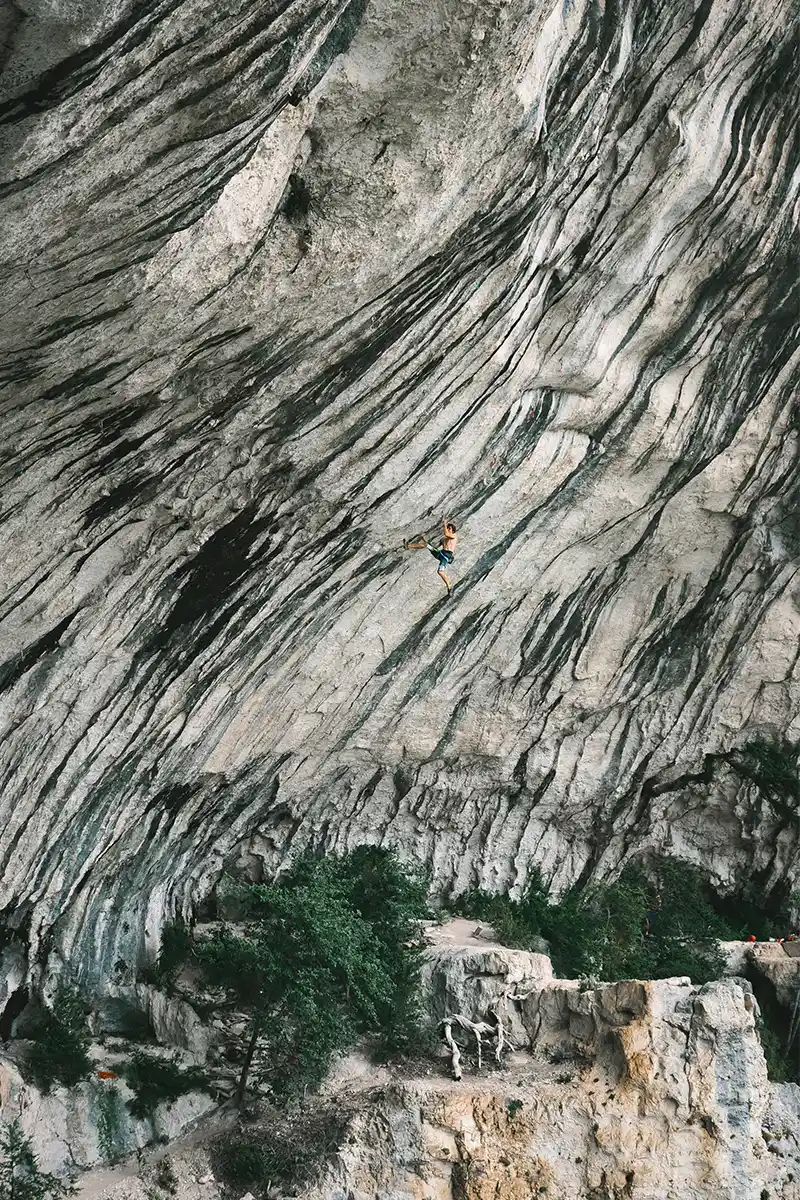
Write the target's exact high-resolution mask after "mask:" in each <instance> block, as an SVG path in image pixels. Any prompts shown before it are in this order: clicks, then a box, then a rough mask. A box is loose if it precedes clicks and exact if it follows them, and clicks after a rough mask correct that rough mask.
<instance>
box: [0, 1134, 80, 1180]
mask: <svg viewBox="0 0 800 1200" xmlns="http://www.w3.org/2000/svg"><path fill="white" fill-rule="evenodd" d="M74 1191H75V1189H74V1187H73V1186H72V1185H71V1184H69V1183H65V1182H64V1180H62V1179H59V1178H58V1177H57V1176H55V1175H50V1174H48V1173H47V1172H46V1171H40V1170H39V1162H38V1159H37V1157H36V1154H35V1152H34V1149H33V1143H32V1142H31V1140H30V1138H27V1137H26V1136H25V1134H24V1133H23V1131H22V1125H21V1124H20V1121H19V1118H16V1119H15V1120H13V1121H11V1122H10V1123H9V1124H8V1125H5V1126H3V1127H2V1129H0V1200H46V1198H47V1197H50V1198H51V1200H62V1197H64V1196H69V1195H72V1193H73V1192H74Z"/></svg>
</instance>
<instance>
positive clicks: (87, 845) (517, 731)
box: [0, 0, 800, 978]
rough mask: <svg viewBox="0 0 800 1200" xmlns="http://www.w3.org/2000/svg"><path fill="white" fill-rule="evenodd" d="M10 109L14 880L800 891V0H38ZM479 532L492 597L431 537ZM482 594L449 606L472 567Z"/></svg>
mask: <svg viewBox="0 0 800 1200" xmlns="http://www.w3.org/2000/svg"><path fill="white" fill-rule="evenodd" d="M13 11H14V14H15V15H13V18H12V19H10V20H9V21H8V22H7V25H8V29H7V40H8V42H9V47H10V48H9V49H8V51H7V64H6V72H5V76H4V88H5V91H4V98H3V100H2V102H1V103H2V107H1V108H0V120H1V121H2V145H3V172H2V184H1V185H0V240H1V241H2V260H3V262H4V264H5V272H4V276H5V281H4V289H3V295H2V300H1V301H0V303H2V311H3V315H2V328H3V336H2V342H3V355H2V363H1V364H0V370H1V372H2V373H1V375H0V380H1V381H2V388H3V393H2V417H1V418H0V420H1V422H2V424H1V425H0V432H1V433H2V436H1V437H0V455H1V456H2V465H1V467H0V470H2V493H1V494H2V524H1V525H0V529H1V530H2V562H3V584H4V586H3V588H2V596H1V597H0V600H1V602H2V607H1V608H0V689H1V690H0V722H2V730H3V735H2V741H0V778H2V789H1V790H0V796H1V797H2V800H0V808H1V809H2V814H1V819H0V863H2V884H1V885H0V888H1V894H0V906H2V909H3V911H4V912H5V913H6V915H7V918H8V920H9V921H10V922H11V923H12V924H15V925H16V926H18V927H24V929H25V930H26V931H29V936H30V940H31V944H32V948H33V950H34V951H35V954H36V956H37V961H39V962H41V961H43V955H46V954H48V953H49V955H50V961H51V962H52V963H54V964H57V962H58V956H61V958H62V959H63V958H69V960H70V962H71V963H72V964H73V965H74V966H76V967H77V966H79V967H80V970H81V971H82V972H83V974H84V975H85V976H86V977H87V978H90V977H95V978H99V977H108V975H109V974H110V973H113V969H114V966H115V965H116V964H119V963H120V962H122V963H123V965H124V964H125V963H129V962H131V961H133V960H134V959H136V958H138V957H140V956H142V955H146V954H147V952H148V946H150V947H152V946H153V945H154V944H155V942H156V940H157V936H158V929H159V926H160V922H161V920H162V919H163V915H164V913H165V912H175V911H179V910H181V909H185V910H188V907H189V906H190V905H191V904H192V903H193V902H194V901H195V900H196V899H197V897H198V896H200V895H202V893H203V891H204V889H206V888H207V887H208V884H209V882H210V881H211V880H212V879H213V878H214V877H215V875H216V874H217V873H218V872H219V871H220V870H221V869H222V867H223V865H225V864H226V863H228V864H229V863H232V862H234V861H239V862H241V863H244V864H246V865H247V866H248V867H249V868H251V869H253V870H256V871H257V870H263V869H266V870H270V869H272V868H273V867H274V866H275V865H276V864H277V863H279V862H280V860H281V859H282V858H283V856H285V855H286V854H287V853H288V852H290V851H292V850H294V849H296V848H299V847H301V846H304V845H308V844H314V845H325V846H345V845H349V844H351V843H353V842H355V841H358V840H363V839H365V838H367V839H374V840H385V841H386V842H387V843H390V844H395V845H398V846H400V847H402V848H403V849H404V850H406V851H409V852H411V853H413V854H416V855H418V856H420V857H424V858H426V859H427V860H428V861H429V862H430V863H431V864H432V866H433V869H434V874H435V878H436V880H437V881H438V883H439V884H441V885H442V886H450V885H454V886H456V887H464V886H467V885H470V884H475V883H480V884H482V885H483V886H488V887H494V888H517V887H521V886H523V885H524V883H525V880H526V878H527V875H528V872H529V869H530V867H531V864H533V863H538V864H539V865H541V866H542V867H543V868H544V869H545V870H546V871H547V872H549V873H552V874H553V876H554V878H555V881H556V883H558V884H564V883H566V882H567V881H569V880H573V879H575V878H578V877H583V878H587V877H589V876H591V875H592V874H595V873H598V872H600V873H602V872H604V871H607V870H610V869H612V868H613V867H614V866H615V865H617V864H618V863H619V862H620V861H622V860H623V859H624V858H625V857H626V856H627V855H628V854H630V853H632V852H634V851H636V850H637V849H641V848H646V847H657V848H660V849H673V850H677V851H679V852H680V853H682V854H686V855H688V856H689V857H695V858H702V860H703V861H705V862H709V863H711V864H712V866H713V869H714V871H715V872H716V874H717V876H718V878H719V880H720V881H721V882H722V883H731V882H734V881H735V880H737V879H740V878H742V876H743V875H744V873H745V872H748V873H751V872H754V873H755V878H757V880H758V881H759V882H760V883H761V884H762V886H763V887H765V888H766V889H767V890H769V889H771V888H775V887H777V886H779V885H782V884H783V883H784V882H785V881H786V880H789V881H793V880H794V879H795V877H796V868H795V866H794V862H795V858H796V851H797V846H798V827H797V820H796V816H795V814H794V812H793V810H792V808H791V806H788V805H783V804H781V803H780V800H779V798H778V797H775V796H773V797H771V798H770V797H767V796H764V795H762V794H761V793H760V792H759V791H758V789H756V788H755V787H754V786H753V785H751V784H747V783H746V782H743V781H742V779H741V778H740V777H739V776H738V775H737V774H736V773H735V772H733V771H731V770H730V768H729V766H728V765H726V760H725V758H724V755H725V754H726V753H727V752H728V751H729V750H730V749H731V748H733V747H736V746H738V745H741V744H743V743H744V742H745V741H746V740H747V739H748V738H750V737H753V736H755V735H757V736H762V737H769V738H771V737H775V736H785V737H787V738H789V739H792V738H796V737H798V736H800V727H798V717H797V713H798V671H797V649H796V646H797V633H798V630H799V629H800V608H799V607H798V558H799V556H800V527H798V524H797V514H796V508H797V498H798V455H797V433H798V430H797V410H796V402H795V390H796V386H797V377H798V363H799V362H800V349H798V338H797V326H798V252H797V240H796V227H797V217H798V187H799V185H800V154H798V125H797V113H798V108H799V107H800V106H799V105H798V98H799V97H798V92H799V90H800V82H799V81H800V73H798V72H797V70H796V69H795V68H796V58H797V51H798V8H797V3H796V0H760V2H759V3H758V4H754V5H744V6H743V5H740V4H735V3H731V2H729V0H669V2H667V0H569V2H567V3H562V2H561V0H558V3H556V4H550V3H549V2H548V3H540V2H539V0H508V2H503V0H476V2H475V3H470V4H463V3H461V2H457V0H440V2H439V3H437V4H436V5H431V4H430V3H429V2H428V0H425V2H423V0H410V2H405V0H404V2H402V3H401V2H400V0H370V2H369V3H364V2H363V0H326V2H323V3H317V2H316V0H268V2H266V3H259V4H254V3H252V2H248V0H225V3H223V4H221V5H220V4H219V3H215V4H210V3H207V2H206V0H159V2H158V3H156V4H153V5H146V6H144V5H143V6H139V5H135V4H133V5H132V4H126V3H119V4H116V5H115V6H112V8H110V9H106V10H104V11H101V8H100V6H95V7H93V6H91V5H88V4H86V5H81V6H78V5H75V6H71V5H68V4H67V5H63V6H60V7H59V8H58V10H56V8H55V6H54V7H53V8H52V9H48V8H46V6H45V5H44V4H43V3H42V4H39V5H34V4H31V5H28V6H26V9H25V11H24V14H23V15H22V16H20V12H21V11H22V10H17V9H14V10H13ZM443 509H446V510H447V512H448V513H450V514H452V515H453V516H454V517H455V518H456V519H457V520H458V521H459V524H460V542H459V552H458V558H457V561H456V568H457V570H456V579H457V587H456V592H455V598H454V599H453V601H451V602H450V603H446V602H444V601H443V599H442V594H443V590H441V585H440V584H439V581H438V580H437V579H436V577H435V574H434V573H433V569H432V566H431V561H430V560H429V559H428V557H427V556H424V558H425V561H423V555H411V554H409V555H404V554H403V552H402V551H401V550H400V546H401V539H402V537H403V536H404V535H405V534H410V533H414V532H416V531H417V530H418V529H420V528H424V529H426V530H429V531H433V530H434V529H435V526H436V521H437V519H438V515H439V513H440V512H441V511H442V510H443ZM437 589H440V590H437Z"/></svg>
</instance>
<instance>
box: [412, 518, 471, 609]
mask: <svg viewBox="0 0 800 1200" xmlns="http://www.w3.org/2000/svg"><path fill="white" fill-rule="evenodd" d="M442 532H443V534H444V537H443V538H442V544H441V546H432V545H431V544H430V542H429V541H428V539H427V538H426V537H423V536H422V534H418V535H417V537H415V538H414V540H413V541H411V542H408V541H406V540H405V538H404V539H403V549H404V550H430V552H431V554H432V555H433V557H434V558H435V559H436V560H437V561H438V563H439V566H438V567H437V573H438V574H439V575H440V576H441V577H442V579H443V580H444V585H445V587H446V588H447V596H448V599H449V598H450V596H452V594H453V585H452V584H451V582H450V580H449V579H448V578H447V576H446V575H445V572H444V569H445V567H449V566H450V564H451V562H452V561H453V559H454V558H455V556H456V542H457V541H458V538H457V536H456V527H455V525H454V524H453V522H452V521H448V520H447V519H446V518H445V517H442Z"/></svg>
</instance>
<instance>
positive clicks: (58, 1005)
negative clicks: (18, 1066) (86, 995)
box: [26, 987, 92, 1093]
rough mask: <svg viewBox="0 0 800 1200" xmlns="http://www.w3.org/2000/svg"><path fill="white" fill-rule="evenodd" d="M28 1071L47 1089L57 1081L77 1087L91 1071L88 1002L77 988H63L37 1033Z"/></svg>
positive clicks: (42, 1087) (29, 1058)
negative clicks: (85, 1004)
mask: <svg viewBox="0 0 800 1200" xmlns="http://www.w3.org/2000/svg"><path fill="white" fill-rule="evenodd" d="M34 1039H35V1040H34V1044H33V1046H32V1047H31V1050H30V1053H29V1055H28V1060H27V1064H26V1072H27V1074H28V1075H29V1077H30V1079H31V1080H32V1082H33V1083H35V1084H36V1085H37V1087H39V1088H41V1090H42V1091H43V1092H45V1093H46V1092H49V1091H50V1088H51V1087H52V1086H53V1084H55V1083H61V1084H64V1086H65V1087H74V1086H75V1084H77V1083H80V1081H81V1080H82V1079H85V1078H86V1076H87V1075H88V1074H89V1072H90V1070H91V1067H92V1064H91V1061H90V1059H89V1054H88V1050H89V1045H90V1042H91V1036H90V1033H89V1026H88V1023H87V1020H86V1012H85V1008H84V1003H83V1000H82V998H81V995H80V993H79V992H77V991H76V990H75V989H74V988H67V987H64V988H61V989H60V990H59V991H58V993H57V994H56V997H55V1000H54V1001H53V1007H52V1008H51V1009H48V1010H45V1012H44V1014H43V1016H42V1020H41V1022H40V1024H39V1027H38V1029H37V1030H36V1032H35V1035H34Z"/></svg>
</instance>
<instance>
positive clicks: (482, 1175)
mask: <svg viewBox="0 0 800 1200" xmlns="http://www.w3.org/2000/svg"><path fill="white" fill-rule="evenodd" d="M475 953H476V952H475V951H462V952H461V955H458V954H456V956H455V957H456V958H458V957H460V956H463V955H464V954H467V955H471V956H474V955H475ZM452 957H453V956H445V959H451V958H452ZM503 957H504V952H503V951H502V949H496V950H494V951H490V952H486V953H485V954H484V956H483V967H484V982H485V980H486V979H488V978H490V977H491V978H492V979H493V982H494V984H495V985H496V986H498V987H499V989H502V987H503V977H504V976H505V977H507V976H509V975H513V974H515V973H518V972H519V970H520V966H521V962H520V956H519V953H518V954H517V955H515V956H512V957H511V958H510V959H509V960H508V961H506V962H505V963H503ZM538 957H539V956H536V955H531V956H530V958H531V960H532V961H531V963H530V965H529V975H530V979H531V980H532V981H534V982H532V984H531V986H530V990H529V994H528V998H527V1000H526V1001H524V1003H523V1004H522V1006H521V1026H522V1029H521V1032H520V1033H519V1034H517V1040H516V1046H517V1048H518V1050H519V1049H523V1050H524V1049H530V1048H533V1049H534V1050H535V1054H534V1056H533V1057H530V1056H527V1055H521V1054H517V1055H512V1056H511V1058H510V1060H509V1062H508V1063H507V1065H506V1067H505V1068H504V1069H503V1070H501V1071H493V1070H492V1069H491V1067H488V1068H487V1067H484V1069H483V1071H482V1072H480V1073H477V1074H476V1073H475V1071H474V1067H473V1072H472V1073H471V1074H470V1073H469V1072H465V1075H464V1078H463V1079H462V1080H461V1081H460V1082H455V1081H449V1082H448V1081H446V1080H443V1079H441V1078H428V1079H415V1080H409V1081H405V1082H403V1083H401V1084H395V1085H393V1086H390V1087H388V1088H385V1089H383V1090H376V1091H375V1092H374V1093H373V1094H372V1095H371V1097H370V1102H369V1104H368V1105H367V1106H366V1107H365V1110H364V1112H363V1113H362V1114H361V1115H360V1116H358V1117H356V1118H355V1120H354V1121H353V1123H352V1125H351V1127H350V1129H349V1131H348V1134H347V1136H346V1137H345V1139H344V1140H343V1144H342V1148H341V1150H340V1151H339V1154H338V1156H337V1158H336V1161H335V1162H334V1163H333V1164H332V1165H331V1167H330V1168H329V1170H328V1171H327V1172H326V1173H325V1174H324V1175H323V1177H322V1179H321V1181H320V1182H319V1184H318V1185H316V1186H315V1187H313V1188H311V1189H309V1190H308V1191H307V1192H306V1193H304V1195H305V1196H306V1197H307V1200H368V1198H371V1197H379V1198H380V1200H395V1198H397V1200H399V1198H400V1197H403V1198H404V1200H405V1198H406V1197H408V1198H412V1197H413V1198H414V1200H490V1198H492V1200H517V1198H519V1200H522V1198H523V1197H525V1198H528V1197H531V1196H538V1195H542V1196H547V1197H549V1198H551V1200H553V1198H555V1200H628V1198H632V1200H720V1198H721V1197H725V1198H726V1200H756V1198H757V1197H759V1196H763V1194H764V1191H766V1193H767V1195H769V1196H781V1197H783V1198H784V1200H795V1198H796V1197H798V1196H800V1185H799V1184H798V1181H800V1172H798V1163H799V1162H800V1158H798V1145H797V1136H798V1128H800V1125H798V1109H797V1103H798V1102H797V1093H798V1089H797V1087H795V1086H794V1085H784V1086H783V1087H778V1088H774V1087H773V1088H770V1087H769V1085H768V1084H767V1076H766V1070H765V1067H764V1057H763V1054H762V1052H761V1047H760V1045H759V1043H758V1038H757V1035H756V1030H755V1013H756V1005H755V1003H754V1000H753V997H752V995H751V994H750V992H749V991H747V990H746V985H744V986H743V984H742V982H741V981H736V980H723V981H720V982H718V983H712V984H707V985H705V986H704V987H701V988H698V987H692V986H691V984H689V983H688V981H686V980H660V981H658V982H651V983H640V982H636V981H630V982H625V983H619V984H611V985H605V986H601V987H599V988H595V989H588V990H585V991H582V990H581V989H580V988H579V986H578V984H577V982H575V981H571V982H567V981H564V980H551V981H549V982H543V981H542V980H541V978H538V979H537V977H539V976H540V964H539V963H538V961H536V960H537V958H538ZM454 966H455V964H454V962H453V961H447V962H446V963H445V964H443V963H442V961H441V960H439V962H438V963H437V965H436V967H435V969H434V976H435V975H436V973H437V972H439V971H442V970H443V969H444V972H445V974H446V975H449V976H452V974H453V968H454ZM479 1012H480V1010H478V1013H475V1012H474V1011H473V1015H479ZM779 1139H780V1141H781V1144H780V1145H778V1144H777V1141H778V1140H779ZM762 1189H763V1190H762Z"/></svg>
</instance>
